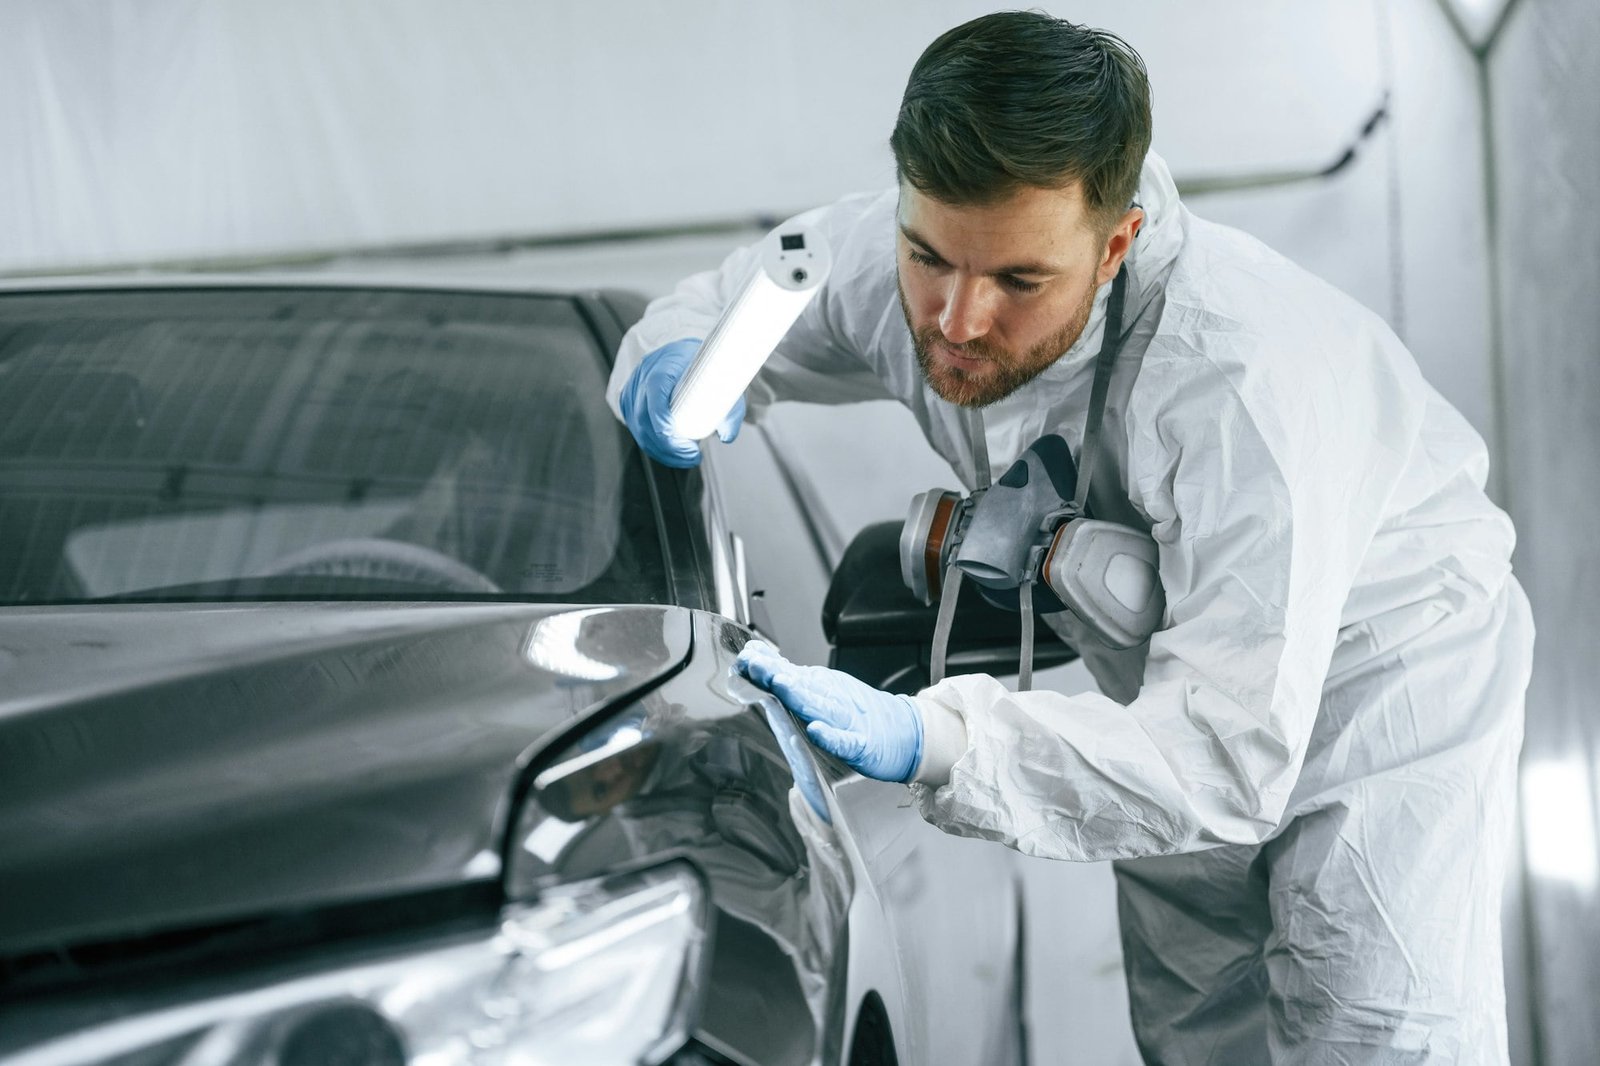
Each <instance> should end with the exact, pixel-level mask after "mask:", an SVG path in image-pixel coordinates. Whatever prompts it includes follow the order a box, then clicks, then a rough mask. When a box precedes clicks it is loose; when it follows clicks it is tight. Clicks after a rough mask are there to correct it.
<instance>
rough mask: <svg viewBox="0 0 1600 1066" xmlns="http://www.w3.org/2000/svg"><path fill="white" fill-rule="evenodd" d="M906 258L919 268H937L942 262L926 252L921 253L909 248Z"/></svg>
mask: <svg viewBox="0 0 1600 1066" xmlns="http://www.w3.org/2000/svg"><path fill="white" fill-rule="evenodd" d="M906 256H907V257H908V258H909V259H910V260H911V261H912V262H913V263H916V264H917V265H918V266H925V267H935V266H939V265H940V261H939V260H938V259H935V258H934V257H933V256H931V255H929V254H928V253H926V252H919V251H917V250H916V249H915V248H907V249H906Z"/></svg>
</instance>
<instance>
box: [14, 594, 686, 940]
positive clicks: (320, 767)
mask: <svg viewBox="0 0 1600 1066" xmlns="http://www.w3.org/2000/svg"><path fill="white" fill-rule="evenodd" d="M562 613H563V609H562V608H552V607H549V606H534V605H521V604H509V605H508V604H447V605H437V604H428V605H404V604H326V605H307V604H277V605H267V604H262V605H233V606H219V605H187V606H174V605H144V606H138V605H126V606H117V607H109V608H87V607H65V608H13V609H9V610H6V611H4V612H0V664H3V665H0V691H3V692H4V697H3V698H0V781H3V782H4V783H5V784H4V788H3V789H0V883H3V884H4V886H5V889H4V905H3V906H0V954H6V955H18V954H25V953H28V952H33V951H38V950H41V949H44V948H50V947H56V946H62V945H71V944H80V943H85V942H95V941H104V940H108V939H112V938H117V937H127V936H135V935H147V934H149V933H151V932H155V931H160V930H164V929H172V928H182V927H187V926H196V925H203V924H211V923H219V922H224V921H228V920H232V919H237V918H245V917H251V916H255V915H258V914H262V913H266V912H271V911H273V910H278V909H282V908H286V907H300V908H305V907H319V906H327V905H332V904H337V903H341V902H349V901H352V900H360V899H364V898H376V897H389V896H396V895H402V894H406V893H413V892H420V891H428V890H433V889H439V888H444V887H449V886H453V885H460V884H465V883H469V882H474V881H493V880H495V879H497V878H498V877H499V875H500V873H501V870H502V862H501V855H500V844H501V841H502V838H503V834H504V826H505V825H506V823H507V819H508V814H509V810H510V799H511V796H512V793H513V789H514V785H515V783H516V781H517V780H518V775H519V773H520V767H521V766H522V765H523V763H524V762H525V760H526V759H527V758H529V757H530V754H531V753H532V752H533V751H536V750H537V748H538V747H539V745H540V744H541V743H544V742H547V741H548V740H550V739H553V738H557V737H559V736H561V735H562V734H563V733H564V732H565V731H568V730H571V729H573V728H575V727H578V726H579V725H580V724H581V723H582V722H584V721H586V720H587V718H588V717H589V716H590V715H592V714H594V713H596V712H597V711H598V710H600V709H603V708H605V707H606V706H608V705H610V704H612V703H614V702H617V701H619V700H622V701H625V700H627V699H628V698H629V697H630V696H631V695H632V694H633V693H634V692H637V691H638V690H640V689H641V688H642V687H644V686H648V685H649V684H652V683H654V682H656V681H658V680H659V679H660V678H662V677H663V676H665V675H666V674H668V673H670V672H671V671H673V670H675V669H677V668H679V667H680V666H681V664H682V663H683V662H684V661H685V659H686V658H687V657H688V654H689V650H690V623H689V613H688V612H686V611H683V610H681V609H678V608H655V607H639V608H614V609H613V608H601V609H592V608H591V609H586V610H584V611H583V612H581V615H580V617H581V621H580V622H579V624H578V625H577V626H575V627H572V628H573V632H574V633H575V634H576V642H575V647H574V650H575V651H576V652H578V653H579V654H581V655H582V656H583V657H584V659H585V660H587V661H589V662H593V663H600V664H603V665H604V666H605V667H607V668H608V671H601V672H602V673H604V672H609V671H614V674H615V676H613V677H611V678H609V679H607V680H603V681H595V680H584V679H581V678H575V677H571V676H563V675H562V674H561V673H560V672H559V670H557V669H553V668H552V667H551V666H550V665H549V664H546V665H544V666H540V665H536V664H535V663H534V662H533V661H531V660H530V655H529V642H530V635H531V634H532V633H533V632H534V631H535V629H536V628H537V627H538V626H539V625H540V624H541V622H544V621H545V620H547V619H550V618H552V617H558V616H560V615H561V614H562ZM581 661H582V660H580V662H581ZM555 665H556V666H559V665H560V663H559V662H557V663H556V664H555Z"/></svg>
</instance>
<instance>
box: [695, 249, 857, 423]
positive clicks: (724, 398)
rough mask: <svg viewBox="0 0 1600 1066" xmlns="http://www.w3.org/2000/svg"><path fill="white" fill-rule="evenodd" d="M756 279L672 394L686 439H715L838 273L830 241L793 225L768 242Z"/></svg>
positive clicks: (729, 310) (713, 329)
mask: <svg viewBox="0 0 1600 1066" xmlns="http://www.w3.org/2000/svg"><path fill="white" fill-rule="evenodd" d="M758 247H759V250H760V256H759V257H758V261H757V263H756V268H755V270H754V272H753V273H752V274H751V275H750V278H749V279H748V280H747V281H746V282H745V283H744V287H743V288H741V289H740V290H739V293H738V295H736V296H735V297H734V298H733V302H732V303H730V304H728V307H727V310H725V311H723V312H722V317H721V318H719V319H717V324H716V325H715V326H713V327H711V333H710V334H709V335H708V336H707V337H706V340H705V343H704V344H702V345H701V346H700V351H699V352H698V353H697V354H696V355H695V357H694V362H693V363H691V364H690V365H689V369H688V370H687V371H685V372H684V375H683V379H682V380H681V381H679V382H678V387H677V389H676V390H674V392H673V394H672V407H671V412H672V430H673V433H674V434H675V435H676V436H679V437H683V438H685V439H687V440H701V439H703V438H705V437H709V436H711V434H712V433H714V432H716V429H717V426H718V424H720V423H721V422H722V420H723V419H724V418H726V417H727V416H728V412H729V411H730V410H732V409H733V405H734V404H735V403H737V402H738V401H739V397H740V396H741V395H742V394H743V393H744V390H745V388H746V387H748V386H749V384H750V382H751V381H752V380H753V379H754V378H755V376H756V373H757V372H758V371H759V370H760V369H761V366H762V364H763V363H765V362H766V361H767V357H768V356H770V355H771V354H772V350H773V349H774V348H776V347H777V346H778V342H779V341H781V340H783V335H784V334H785V333H788V332H789V327H790V326H792V325H794V320H795V319H797V318H799V317H800V312H801V311H804V310H805V309H806V305H807V304H809V303H810V302H811V300H812V299H813V298H814V297H815V296H816V295H817V293H818V291H819V290H820V289H821V287H822V282H823V281H824V280H825V279H826V278H827V276H828V271H829V269H830V268H831V267H832V266H833V257H832V255H831V254H830V253H829V249H828V242H827V240H826V239H825V238H824V237H823V236H822V234H821V233H819V232H818V231H816V230H815V229H812V228H811V227H810V226H805V225H797V224H795V223H792V222H788V223H785V224H783V225H782V226H779V227H778V228H777V229H775V230H773V231H772V232H771V233H769V234H767V235H766V237H764V238H762V240H761V243H760V245H759V246H758Z"/></svg>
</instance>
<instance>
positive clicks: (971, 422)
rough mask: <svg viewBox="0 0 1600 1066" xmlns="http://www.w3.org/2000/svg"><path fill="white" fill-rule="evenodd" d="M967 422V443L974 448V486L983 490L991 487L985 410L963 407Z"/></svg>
mask: <svg viewBox="0 0 1600 1066" xmlns="http://www.w3.org/2000/svg"><path fill="white" fill-rule="evenodd" d="M961 413H962V416H963V421H965V422H966V424H967V443H968V444H969V445H970V446H971V448H972V467H973V478H974V481H973V487H974V489H975V491H978V492H982V491H983V490H984V489H986V488H988V487H989V481H990V472H989V438H988V437H986V436H985V435H984V432H983V411H981V410H980V409H979V408H976V407H964V408H962V409H961Z"/></svg>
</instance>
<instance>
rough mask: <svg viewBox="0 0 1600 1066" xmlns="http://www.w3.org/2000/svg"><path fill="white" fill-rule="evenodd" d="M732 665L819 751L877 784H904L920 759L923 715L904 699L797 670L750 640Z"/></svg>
mask: <svg viewBox="0 0 1600 1066" xmlns="http://www.w3.org/2000/svg"><path fill="white" fill-rule="evenodd" d="M734 665H735V666H736V667H737V668H738V670H739V672H740V673H741V674H743V675H744V676H745V677H748V678H749V679H750V680H751V681H753V682H755V683H756V684H757V685H759V686H761V687H762V688H764V689H766V690H767V691H769V692H771V693H772V694H773V695H774V696H776V697H778V699H779V700H780V701H781V702H782V703H783V705H784V706H785V707H787V708H789V710H791V711H793V712H794V713H795V714H796V715H798V716H799V717H800V718H802V719H804V720H805V722H806V723H807V724H806V735H807V736H809V737H810V738H811V742H812V743H813V744H815V745H816V746H817V747H819V748H821V749H822V750H823V751H826V752H828V753H829V754H831V755H835V756H837V757H838V758H840V759H842V760H844V762H845V763H847V764H849V765H850V767H852V768H853V769H855V770H857V771H859V772H860V773H863V774H865V775H866V776H867V777H875V778H877V779H878V780H879V781H909V780H911V775H912V774H914V773H916V770H917V763H918V762H920V761H921V759H922V714H921V712H920V711H918V710H917V706H916V704H914V703H912V702H911V700H910V699H908V698H906V697H905V696H896V695H894V694H892V693H889V692H882V691H880V690H878V689H875V688H873V687H872V686H871V685H867V684H863V683H862V682H860V681H857V680H856V679H855V678H853V677H851V676H850V675H849V674H846V673H843V672H842V671H839V670H830V669H828V668H827V667H825V666H796V665H795V664H794V663H791V662H790V661H789V660H788V659H785V658H784V657H783V656H781V655H779V654H778V653H777V652H776V651H774V650H773V649H772V646H771V645H770V644H767V643H765V642H764V641H760V640H752V641H751V642H750V643H748V644H746V645H745V646H744V650H743V651H741V652H740V653H739V657H738V659H736V660H735V661H734Z"/></svg>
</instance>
